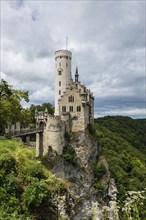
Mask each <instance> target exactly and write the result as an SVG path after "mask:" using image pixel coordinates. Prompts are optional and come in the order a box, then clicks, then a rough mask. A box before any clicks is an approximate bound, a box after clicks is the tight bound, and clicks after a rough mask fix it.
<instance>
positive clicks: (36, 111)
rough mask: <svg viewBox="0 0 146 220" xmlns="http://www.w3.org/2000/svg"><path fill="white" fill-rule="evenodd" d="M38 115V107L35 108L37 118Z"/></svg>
mask: <svg viewBox="0 0 146 220" xmlns="http://www.w3.org/2000/svg"><path fill="white" fill-rule="evenodd" d="M37 116H38V110H37V108H36V109H35V119H36V118H37Z"/></svg>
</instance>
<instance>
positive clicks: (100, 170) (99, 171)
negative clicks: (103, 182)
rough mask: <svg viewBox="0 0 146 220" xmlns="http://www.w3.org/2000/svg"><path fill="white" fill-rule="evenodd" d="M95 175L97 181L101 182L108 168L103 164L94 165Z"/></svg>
mask: <svg viewBox="0 0 146 220" xmlns="http://www.w3.org/2000/svg"><path fill="white" fill-rule="evenodd" d="M92 169H93V173H94V176H95V178H96V179H97V180H100V179H101V177H102V176H103V175H104V174H105V173H106V168H105V166H104V164H103V163H102V162H99V163H97V164H93V168H92Z"/></svg>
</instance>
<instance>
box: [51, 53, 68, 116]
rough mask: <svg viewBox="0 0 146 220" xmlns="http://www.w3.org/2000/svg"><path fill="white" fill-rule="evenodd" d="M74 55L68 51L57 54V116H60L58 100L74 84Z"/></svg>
mask: <svg viewBox="0 0 146 220" xmlns="http://www.w3.org/2000/svg"><path fill="white" fill-rule="evenodd" d="M71 60H72V53H71V52H70V51H68V50H58V51H56V52H55V65H56V68H55V69H56V76H55V115H59V107H58V100H59V99H60V98H61V95H63V93H64V92H65V91H66V88H67V87H68V85H69V84H70V83H71V82H72V78H71Z"/></svg>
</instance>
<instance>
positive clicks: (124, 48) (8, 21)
mask: <svg viewBox="0 0 146 220" xmlns="http://www.w3.org/2000/svg"><path fill="white" fill-rule="evenodd" d="M1 6H2V10H1V24H2V27H1V46H2V58H1V67H2V77H3V78H5V79H6V80H7V81H8V82H9V83H10V84H12V85H14V86H15V87H16V88H20V89H24V90H29V94H30V101H31V103H37V104H39V103H40V104H41V103H43V102H46V101H47V100H48V102H51V103H54V95H53V94H54V82H55V62H54V52H55V50H58V49H62V48H63V49H65V48H66V42H65V39H66V36H68V39H69V40H68V49H69V50H71V51H72V54H73V62H72V73H73V74H74V73H75V67H76V65H78V68H79V75H80V81H81V82H82V83H84V84H86V85H87V87H88V88H89V89H91V90H92V91H93V92H94V96H95V114H96V116H98V115H99V114H101V113H102V115H107V114H124V115H125V114H127V115H129V116H132V117H135V116H136V117H144V116H145V112H144V111H143V110H142V109H143V108H144V103H145V43H146V42H145V38H146V36H145V2H144V1H73V2H72V1H57V2H56V1H44V2H43V3H42V2H41V1H22V0H16V1H2V3H1ZM73 77H74V76H73ZM132 111H133V112H132ZM98 113H99V114H98ZM134 115H135V116H134Z"/></svg>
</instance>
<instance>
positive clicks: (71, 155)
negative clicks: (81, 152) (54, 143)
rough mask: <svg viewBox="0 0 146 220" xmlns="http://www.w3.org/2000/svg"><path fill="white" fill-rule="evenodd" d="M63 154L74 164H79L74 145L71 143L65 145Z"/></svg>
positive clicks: (66, 159) (65, 158)
mask: <svg viewBox="0 0 146 220" xmlns="http://www.w3.org/2000/svg"><path fill="white" fill-rule="evenodd" d="M62 156H63V158H64V160H65V161H67V162H70V163H72V164H73V165H76V164H77V156H76V152H75V150H74V148H73V147H72V146H70V145H66V146H64V148H63V154H62Z"/></svg>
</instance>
